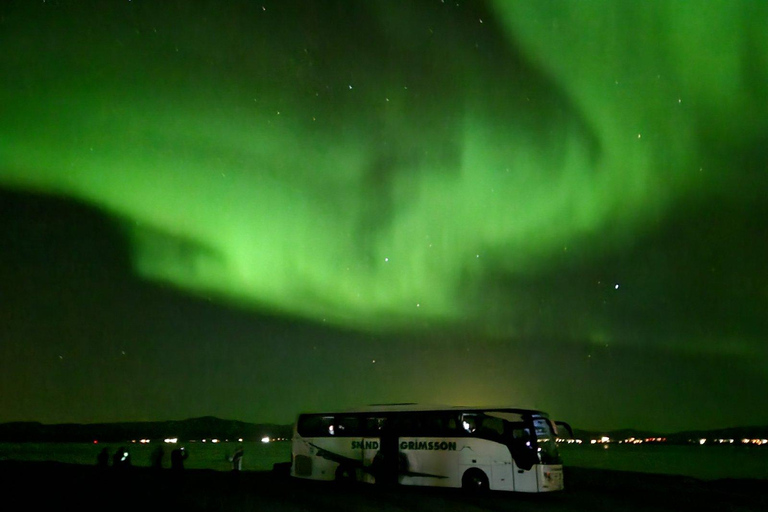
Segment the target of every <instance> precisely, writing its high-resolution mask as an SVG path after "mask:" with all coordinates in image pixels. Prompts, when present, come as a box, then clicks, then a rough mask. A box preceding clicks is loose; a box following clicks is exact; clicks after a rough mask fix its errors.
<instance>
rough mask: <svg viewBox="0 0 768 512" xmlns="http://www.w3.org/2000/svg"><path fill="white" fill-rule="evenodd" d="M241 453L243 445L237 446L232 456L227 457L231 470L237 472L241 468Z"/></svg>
mask: <svg viewBox="0 0 768 512" xmlns="http://www.w3.org/2000/svg"><path fill="white" fill-rule="evenodd" d="M243 453H244V452H243V447H242V446H238V447H237V450H235V453H234V454H233V455H232V458H231V459H229V460H230V461H232V471H234V472H238V471H240V470H241V469H243Z"/></svg>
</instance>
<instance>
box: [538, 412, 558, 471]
mask: <svg viewBox="0 0 768 512" xmlns="http://www.w3.org/2000/svg"><path fill="white" fill-rule="evenodd" d="M533 426H534V429H535V430H536V444H537V447H538V450H537V451H538V454H539V460H540V461H541V462H542V463H544V464H561V463H562V460H561V459H560V453H559V452H558V450H557V439H556V438H555V431H554V429H553V428H552V425H551V424H550V423H549V420H547V419H546V418H534V419H533Z"/></svg>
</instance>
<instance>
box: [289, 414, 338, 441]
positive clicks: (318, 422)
mask: <svg viewBox="0 0 768 512" xmlns="http://www.w3.org/2000/svg"><path fill="white" fill-rule="evenodd" d="M297 430H298V432H299V435H301V436H302V437H327V436H332V435H333V434H334V429H333V416H317V415H306V416H302V417H301V418H300V419H299V425H298V428H297Z"/></svg>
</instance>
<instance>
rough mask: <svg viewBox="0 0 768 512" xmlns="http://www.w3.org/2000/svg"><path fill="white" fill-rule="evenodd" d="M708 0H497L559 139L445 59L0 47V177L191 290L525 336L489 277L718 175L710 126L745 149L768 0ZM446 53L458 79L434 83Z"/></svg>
mask: <svg viewBox="0 0 768 512" xmlns="http://www.w3.org/2000/svg"><path fill="white" fill-rule="evenodd" d="M700 5H701V4H699V3H682V2H661V1H659V2H630V3H622V2H578V3H576V2H541V1H534V2H506V1H499V2H496V4H495V7H496V9H495V12H496V13H497V14H498V15H499V16H500V19H499V20H497V21H498V23H499V24H500V25H502V26H504V27H505V29H506V30H507V35H508V39H507V40H504V41H497V44H499V46H500V47H502V46H505V45H509V46H510V47H511V46H513V45H519V49H520V51H521V52H522V54H523V55H524V56H525V57H526V58H528V59H529V60H530V61H531V62H532V63H533V65H534V66H535V67H536V68H537V69H539V70H540V71H541V72H542V73H543V74H544V80H547V81H549V82H550V86H551V85H552V84H554V87H555V88H557V90H559V91H561V92H562V94H563V96H564V97H565V98H566V100H567V101H568V102H569V103H568V104H569V108H570V109H571V111H568V112H566V114H565V115H566V117H565V119H566V121H565V122H564V123H561V122H562V119H561V118H558V117H555V116H554V115H553V114H552V113H551V112H550V113H549V114H546V115H550V116H552V119H545V120H543V121H542V123H541V124H543V125H546V127H547V128H546V130H543V131H542V133H531V131H530V129H529V128H526V125H525V124H521V123H519V122H517V121H518V119H519V117H520V112H519V111H518V110H516V109H517V107H515V105H517V104H518V103H515V102H514V101H513V99H514V100H515V101H518V100H519V98H518V97H517V96H518V95H520V94H523V93H525V94H530V93H531V91H530V90H525V91H521V89H520V88H519V86H517V85H515V84H513V83H508V82H506V81H504V80H503V79H496V78H495V70H493V69H487V68H483V67H480V68H478V66H477V65H476V64H473V63H469V62H467V63H462V62H460V63H458V64H453V63H452V64H447V63H446V64H445V65H444V66H445V67H444V69H438V71H434V72H432V73H434V77H433V78H435V83H436V84H437V85H435V87H434V89H433V90H429V89H427V88H425V87H423V86H422V87H421V88H418V87H417V86H411V88H410V89H408V84H407V83H406V82H407V80H405V79H404V78H403V76H404V75H405V73H402V74H398V73H393V72H389V71H388V70H386V69H383V70H379V69H375V64H371V67H372V70H371V76H372V78H370V79H367V80H362V79H351V80H347V79H346V77H343V78H339V80H338V82H337V83H335V84H333V94H331V93H328V92H327V90H326V89H323V88H322V87H312V86H310V85H307V83H302V82H301V80H295V79H293V75H292V73H294V71H295V70H294V69H288V70H282V71H280V70H277V71H274V73H276V74H277V77H276V78H274V80H273V81H269V80H267V81H265V82H259V81H253V80H250V81H249V80H248V79H240V78H239V77H238V69H233V70H227V69H225V71H223V72H222V71H220V70H219V68H217V67H216V66H215V65H208V64H206V62H207V61H206V60H205V59H203V58H202V57H201V58H200V59H196V57H199V55H197V54H195V53H194V51H192V50H190V51H188V52H187V53H185V52H184V50H183V49H184V48H185V47H191V48H196V49H197V51H198V52H200V53H201V54H202V56H203V57H205V56H206V54H205V52H202V50H200V47H195V43H194V42H193V41H191V39H192V38H194V37H195V36H194V35H189V36H186V38H181V39H180V40H178V43H177V45H179V46H181V47H182V52H181V53H182V56H181V57H180V56H178V54H177V53H176V52H173V51H171V49H169V48H166V47H165V46H163V45H162V44H161V43H152V42H151V41H149V42H147V41H146V40H145V39H140V38H135V39H130V37H128V40H126V41H123V40H120V45H122V46H119V45H118V44H117V43H115V41H116V40H117V38H112V37H107V36H108V34H107V33H106V32H105V33H104V34H101V36H99V37H104V38H105V39H104V41H107V42H109V43H110V44H111V45H112V46H110V47H108V48H107V49H105V48H103V47H101V46H98V45H95V44H94V45H93V46H89V44H88V43H89V41H87V40H86V41H85V43H83V44H82V46H83V47H85V48H86V49H87V50H86V53H85V54H84V55H85V56H86V57H87V58H85V59H83V61H84V62H85V61H87V63H83V62H80V60H79V58H80V57H79V56H80V55H82V54H76V53H74V52H75V50H70V49H68V45H67V44H65V42H66V41H61V46H60V47H57V48H56V52H60V53H61V55H58V53H55V52H54V53H50V54H49V55H48V57H46V58H44V59H43V60H41V61H36V62H34V63H33V64H34V65H30V63H28V62H25V61H24V59H23V57H19V58H15V57H9V56H5V57H1V58H0V59H1V60H0V72H3V74H4V75H5V76H15V77H18V79H17V80H8V81H6V85H5V87H4V88H3V90H2V92H0V95H2V96H0V99H1V100H2V103H3V104H5V105H7V106H8V107H7V109H4V110H6V113H4V114H3V115H4V118H5V122H3V123H2V125H0V140H2V145H0V162H2V168H0V183H2V184H5V185H9V186H14V187H19V188H25V189H34V190H39V191H44V192H51V193H56V194H61V195H64V196H71V197H75V198H78V199H82V200H85V201H87V202H90V203H92V204H94V205H97V206H98V207H100V208H103V209H104V210H105V211H107V212H110V213H112V214H114V215H116V216H118V217H119V218H121V219H124V220H125V225H126V228H127V229H128V231H129V233H130V236H131V240H132V242H133V250H134V254H133V256H134V262H135V268H136V271H137V272H138V273H139V274H140V275H142V276H145V277H146V278H149V279H155V280H160V281H165V282H168V283H172V284H173V285H175V286H178V287H179V288H182V289H185V290H188V291H190V292H193V293H197V294H201V295H216V296H219V297H221V298H224V299H226V300H229V301H233V302H236V303H238V304H241V305H245V306H246V307H254V308H258V309H267V310H276V311H280V312H284V313H287V314H291V315H295V316H299V317H304V318H310V319H314V320H316V321H327V322H329V323H333V324H338V325H351V326H354V327H356V328H362V329H369V330H373V331H376V330H382V329H387V328H396V327H402V326H412V327H417V328H418V327H422V326H425V325H434V324H442V323H445V322H450V323H453V322H455V323H458V324H461V323H463V322H467V321H470V322H477V323H479V324H481V325H486V326H487V328H488V332H491V333H501V335H509V334H514V333H515V332H516V331H517V329H518V326H517V324H516V320H518V319H519V318H518V317H517V316H516V315H515V314H511V315H510V314H507V313H498V314H494V313H493V312H490V313H489V312H487V311H486V310H485V309H484V305H483V304H484V302H483V300H482V296H483V295H484V293H485V286H486V285H487V284H488V283H489V281H492V280H493V279H495V277H497V276H504V277H506V278H510V279H512V280H514V279H516V278H523V279H527V278H529V277H530V276H532V275H537V274H541V273H546V272H547V271H548V270H550V269H551V267H550V265H552V264H553V263H552V262H553V261H555V260H557V261H560V258H561V256H560V255H561V254H562V251H563V248H564V247H574V246H575V247H579V246H580V245H584V244H590V245H591V247H590V249H589V252H590V254H596V255H599V254H604V253H606V252H609V251H612V250H615V249H619V248H621V247H623V246H625V245H627V244H631V240H632V236H633V234H634V233H636V232H637V231H638V230H642V229H643V227H644V226H646V225H648V224H652V223H654V222H657V221H658V220H659V219H660V218H662V217H663V216H664V214H665V212H666V211H667V210H668V208H669V207H670V206H671V205H672V204H674V203H675V202H676V201H680V200H685V199H688V198H691V197H700V196H705V195H706V194H707V193H709V192H710V191H713V190H718V189H719V188H720V187H721V186H722V178H721V173H720V171H721V170H720V169H714V168H712V167H713V166H712V165H710V164H712V161H713V160H712V157H710V156H708V153H707V148H706V147H705V146H706V140H705V139H703V138H702V135H701V133H702V126H706V127H707V130H714V132H715V133H716V134H717V138H718V139H719V140H722V141H724V142H723V144H729V143H736V142H738V141H739V140H740V138H741V137H743V136H744V133H743V130H744V128H741V127H740V126H738V124H737V121H736V119H740V118H741V119H744V118H747V119H751V118H752V116H754V115H757V114H754V113H755V112H758V110H755V109H754V104H755V102H760V101H763V102H764V101H765V100H766V98H765V96H764V93H765V91H764V90H755V89H749V88H747V87H745V84H746V83H751V82H753V81H759V80H764V81H763V82H762V83H766V81H768V77H766V71H765V70H766V68H768V66H760V65H755V67H754V69H753V68H745V67H744V66H743V62H744V59H745V58H746V57H752V56H757V55H762V58H763V59H766V57H765V56H766V55H768V42H767V41H766V38H765V37H764V36H763V37H761V36H760V35H759V34H762V33H763V31H764V28H765V24H764V21H765V20H766V19H768V17H766V16H765V14H766V12H765V11H766V7H765V5H766V4H759V5H758V3H757V2H733V1H728V2H709V3H705V4H704V5H706V7H707V8H706V9H701V8H700ZM9 23H10V22H9ZM189 23H193V21H191V20H189ZM6 28H10V27H6ZM22 28H23V27H22ZM16 31H17V32H14V35H13V36H15V37H21V35H20V34H21V33H22V32H23V31H22V29H20V28H18V29H16ZM62 34H63V32H62ZM190 34H194V32H193V31H190ZM583 34H589V37H582V35H583ZM13 36H11V37H13ZM62 37H65V36H64V35H62ZM67 37H77V36H67ZM82 37H84V38H86V39H87V37H89V36H82ZM144 37H145V38H149V37H150V36H144ZM98 42H101V40H98ZM90 43H93V41H90ZM6 44H7V43H6ZM199 44H200V45H202V43H199ZM235 44H236V43H235ZM456 44H457V45H459V44H460V42H457V43H456ZM758 44H762V46H757V47H756V46H755V45H758ZM132 45H133V46H132ZM73 46H75V47H78V48H79V46H78V45H77V44H73ZM126 48H127V49H129V50H130V49H131V48H133V51H135V53H134V54H131V52H130V51H128V50H126ZM80 51H82V50H80ZM207 51H208V52H209V53H210V52H213V54H214V55H217V54H216V52H215V50H213V49H208V50H207ZM226 51H227V48H224V49H222V53H221V55H224V54H225V53H226ZM275 51H276V52H277V50H275ZM286 51H287V50H286ZM499 51H500V52H501V53H503V52H502V50H499ZM505 51H509V50H508V49H506V50H505ZM69 52H73V53H69ZM124 52H125V53H127V56H125V57H124V56H123V53H124ZM263 53H267V52H266V50H264V52H263ZM146 55H152V56H153V58H155V59H156V60H154V61H145V60H144V58H145V56H146ZM259 55H260V56H257V57H255V58H259V59H262V61H263V65H264V66H265V67H267V66H271V65H273V64H274V62H277V61H279V58H278V57H273V56H271V55H267V56H263V55H261V54H259ZM322 57H324V58H326V59H330V58H333V57H334V55H332V54H328V55H323V56H322ZM121 58H125V60H124V61H122V62H120V59H121ZM339 58H341V57H339ZM319 60H322V59H319ZM395 60H396V59H395ZM59 62H62V64H60V65H59ZM67 65H71V66H72V69H69V70H68V68H67ZM121 65H124V67H121ZM496 65H497V66H504V63H503V62H498V63H496ZM296 66H297V67H298V68H300V69H301V70H303V71H307V69H305V68H302V67H301V66H299V65H296ZM452 66H458V68H459V69H463V70H464V71H463V73H464V74H463V76H461V79H462V80H463V82H462V84H461V85H450V86H441V85H440V83H441V82H440V80H438V79H446V77H450V76H452V75H451V74H452V72H453V70H454V68H453V67H452ZM196 67H197V68H196ZM478 69H480V70H481V73H477V70H478ZM307 72H309V71H307ZM482 72H484V74H482ZM425 73H428V72H426V71H425ZM270 76H271V75H270ZM501 76H502V77H505V78H506V75H504V74H502V75H501ZM178 77H188V78H187V79H184V78H178ZM347 82H350V83H349V84H348V83H347ZM350 85H351V86H352V87H351V88H350V87H349V86H350ZM545 85H546V84H545ZM542 89H543V90H544V92H542V93H541V96H539V97H536V98H534V100H537V101H540V102H542V103H546V102H547V95H548V94H551V87H550V89H547V88H546V87H542ZM416 92H418V93H419V94H420V96H418V97H417V96H415V94H416ZM533 92H534V93H535V92H536V91H533ZM320 93H322V94H320ZM430 95H434V97H429V98H427V97H428V96H430ZM331 96H333V97H331ZM760 122H764V121H760V120H754V122H753V125H754V124H755V123H757V124H759V123H760ZM715 123H720V124H718V125H717V126H713V125H714V124H715ZM707 140H708V139H707ZM510 300H512V301H513V302H514V301H515V300H516V298H515V297H511V298H510ZM519 300H521V301H522V300H524V297H520V299H519ZM510 308H511V309H512V310H514V309H515V307H514V304H512V305H511V306H510ZM522 314H523V313H519V315H522ZM540 327H541V329H543V330H546V329H555V328H556V326H540ZM597 330H600V329H597ZM598 338H600V339H603V335H600V336H598Z"/></svg>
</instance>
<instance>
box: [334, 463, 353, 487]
mask: <svg viewBox="0 0 768 512" xmlns="http://www.w3.org/2000/svg"><path fill="white" fill-rule="evenodd" d="M355 480H356V478H355V470H354V469H350V468H348V467H347V466H339V469H337V470H336V481H337V482H339V483H340V484H351V483H354V482H355Z"/></svg>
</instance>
